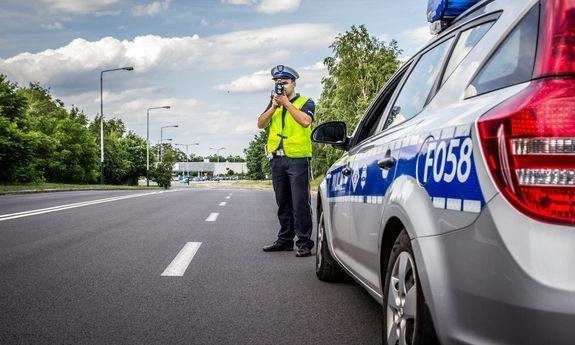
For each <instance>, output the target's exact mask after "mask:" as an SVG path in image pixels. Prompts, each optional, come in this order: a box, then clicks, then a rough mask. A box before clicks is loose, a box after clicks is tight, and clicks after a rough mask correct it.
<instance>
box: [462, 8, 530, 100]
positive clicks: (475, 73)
mask: <svg viewBox="0 0 575 345" xmlns="http://www.w3.org/2000/svg"><path fill="white" fill-rule="evenodd" d="M535 7H537V8H538V10H539V11H541V5H540V3H536V4H535V5H533V6H531V7H530V8H529V9H528V10H527V11H525V13H523V14H522V15H521V17H520V18H519V20H517V22H516V23H515V25H513V26H512V27H511V29H509V30H508V31H507V32H506V33H505V35H502V37H500V38H499V40H497V42H496V43H495V44H494V45H493V47H495V48H492V49H491V51H490V52H489V54H488V55H487V57H486V58H485V59H484V60H483V61H482V62H481V64H480V65H479V67H478V68H477V69H476V70H475V72H474V73H473V75H472V76H471V78H470V79H469V83H468V84H467V85H466V86H465V88H464V91H465V90H467V89H468V88H469V86H471V84H472V83H473V81H474V80H475V78H477V76H478V75H479V73H481V72H482V71H483V69H484V68H485V65H487V63H489V61H491V58H493V55H495V54H496V53H497V52H498V51H499V48H501V46H502V45H503V43H504V42H505V41H507V39H508V38H509V36H511V33H512V32H513V31H515V30H516V29H517V28H518V27H519V25H521V23H523V20H524V19H525V18H526V17H527V16H528V15H529V13H530V12H531V11H532V10H533V9H534V8H535ZM540 25H541V19H540V18H539V19H538V23H537V37H536V38H535V39H536V40H537V42H539V26H540ZM536 55H537V52H536V53H535V56H536ZM534 66H535V64H534ZM515 85H517V84H515ZM510 86H514V85H507V86H503V87H500V88H497V89H493V90H491V91H489V92H484V93H481V94H480V93H478V94H476V95H472V96H465V95H464V96H463V99H470V98H474V97H477V96H481V95H485V94H488V93H491V92H493V91H497V90H501V89H504V88H506V87H510Z"/></svg>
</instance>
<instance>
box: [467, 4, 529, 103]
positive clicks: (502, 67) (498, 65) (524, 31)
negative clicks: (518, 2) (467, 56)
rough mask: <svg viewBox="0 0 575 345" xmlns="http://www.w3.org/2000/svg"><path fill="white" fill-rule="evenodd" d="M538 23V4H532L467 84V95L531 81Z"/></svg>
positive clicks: (470, 95)
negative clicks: (529, 9)
mask: <svg viewBox="0 0 575 345" xmlns="http://www.w3.org/2000/svg"><path fill="white" fill-rule="evenodd" d="M538 26H539V6H535V7H534V8H533V9H532V10H531V11H529V13H528V14H527V15H526V16H525V18H523V19H522V20H521V22H520V23H519V25H517V27H515V29H513V31H512V32H511V34H509V36H508V37H507V38H506V39H505V40H504V41H503V43H501V45H500V46H499V47H498V48H497V50H496V51H495V53H494V54H493V55H492V56H491V57H490V58H489V60H488V61H487V63H486V64H485V65H484V66H483V68H482V69H481V70H480V72H479V73H478V74H477V75H476V77H475V78H474V79H473V81H472V82H471V84H470V85H469V87H468V89H467V90H466V92H465V94H466V96H467V97H472V96H475V95H480V94H483V93H486V92H490V91H493V90H497V89H501V88H504V87H508V86H511V85H516V84H520V83H523V82H526V81H529V80H531V76H532V75H533V65H534V64H535V53H536V50H537V31H538Z"/></svg>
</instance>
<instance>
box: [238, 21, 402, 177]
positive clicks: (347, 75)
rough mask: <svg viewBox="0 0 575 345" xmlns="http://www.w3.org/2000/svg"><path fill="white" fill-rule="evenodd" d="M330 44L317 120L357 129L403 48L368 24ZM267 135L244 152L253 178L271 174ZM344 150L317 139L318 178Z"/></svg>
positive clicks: (314, 160)
mask: <svg viewBox="0 0 575 345" xmlns="http://www.w3.org/2000/svg"><path fill="white" fill-rule="evenodd" d="M330 48H331V49H332V52H333V55H332V56H329V57H326V58H325V59H324V61H323V64H324V66H326V68H327V71H328V75H327V76H326V77H325V78H323V80H322V82H321V83H322V93H321V96H320V98H319V100H318V101H317V102H316V112H315V116H314V125H318V124H320V123H323V122H326V121H334V120H339V121H345V122H346V124H347V127H348V128H349V129H353V128H355V127H356V126H357V124H358V122H359V120H360V119H361V117H362V116H363V114H364V112H365V110H366V109H367V107H368V106H369V104H370V103H371V102H372V101H373V100H374V98H375V96H376V95H377V94H378V92H379V90H380V89H381V88H382V87H383V86H384V85H385V83H386V82H387V81H388V80H389V78H391V76H392V75H393V73H395V71H396V70H397V69H398V68H399V66H400V65H401V62H400V61H399V59H398V56H399V54H401V49H399V46H398V44H397V41H395V40H391V41H390V42H389V43H386V42H385V41H383V40H381V39H379V38H377V37H374V36H372V35H370V34H369V32H368V30H367V28H366V27H365V26H364V25H360V26H352V27H351V29H350V30H348V31H346V32H345V33H343V34H340V35H338V36H337V37H336V39H335V40H334V42H333V43H332V44H331V45H330ZM266 140H267V133H266V131H265V130H263V131H261V132H260V133H258V134H257V135H255V136H254V138H253V140H252V141H251V142H250V144H249V146H248V148H247V149H246V150H245V151H244V153H245V155H246V161H247V166H248V170H249V175H250V177H252V178H264V177H266V176H268V175H269V173H270V172H269V161H268V158H267V157H266V154H265V143H266ZM341 154H342V152H341V151H338V150H336V149H334V148H333V147H331V146H329V145H318V144H315V143H314V144H313V158H312V172H313V173H314V177H317V176H321V175H324V174H325V172H326V171H327V169H328V168H329V167H330V166H331V165H332V164H333V163H334V162H335V160H336V159H337V158H338V157H340V156H341Z"/></svg>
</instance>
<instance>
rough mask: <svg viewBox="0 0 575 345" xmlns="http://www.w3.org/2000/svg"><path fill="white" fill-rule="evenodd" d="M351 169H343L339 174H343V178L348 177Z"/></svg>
mask: <svg viewBox="0 0 575 345" xmlns="http://www.w3.org/2000/svg"><path fill="white" fill-rule="evenodd" d="M351 171H352V170H351V168H350V167H345V168H343V170H342V171H341V173H342V174H343V176H349V175H350V174H351Z"/></svg>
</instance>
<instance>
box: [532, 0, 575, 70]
mask: <svg viewBox="0 0 575 345" xmlns="http://www.w3.org/2000/svg"><path fill="white" fill-rule="evenodd" d="M540 13H541V14H540V23H539V41H538V46H537V60H536V62H535V71H534V77H535V78H540V77H546V76H552V75H564V74H575V0H541V12H540Z"/></svg>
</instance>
